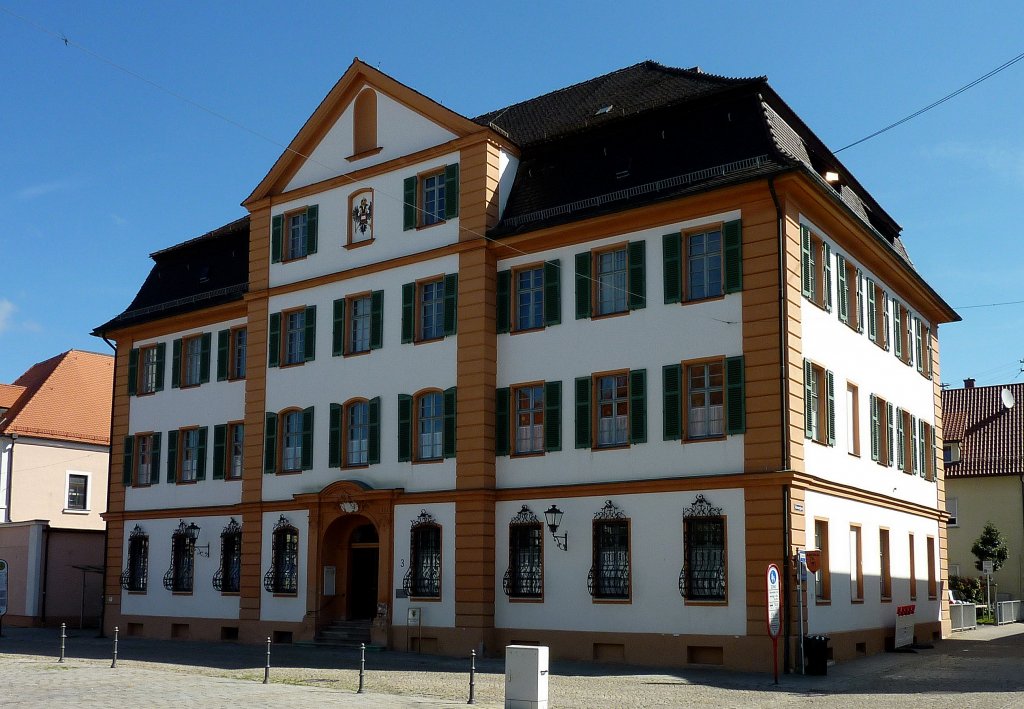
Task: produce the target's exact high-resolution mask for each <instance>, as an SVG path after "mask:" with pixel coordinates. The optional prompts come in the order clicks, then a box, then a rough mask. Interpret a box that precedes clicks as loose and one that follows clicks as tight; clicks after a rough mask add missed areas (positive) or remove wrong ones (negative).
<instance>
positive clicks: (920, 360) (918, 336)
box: [914, 318, 924, 372]
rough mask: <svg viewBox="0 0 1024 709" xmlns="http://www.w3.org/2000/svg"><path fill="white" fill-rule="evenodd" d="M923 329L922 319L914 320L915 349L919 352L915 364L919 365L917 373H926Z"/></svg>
mask: <svg viewBox="0 0 1024 709" xmlns="http://www.w3.org/2000/svg"><path fill="white" fill-rule="evenodd" d="M921 345H922V329H921V320H920V318H914V348H915V349H916V350H917V352H916V356H915V357H914V362H916V364H917V371H919V372H923V371H924V352H923V351H922V347H921Z"/></svg>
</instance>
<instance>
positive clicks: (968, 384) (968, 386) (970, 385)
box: [964, 379, 974, 389]
mask: <svg viewBox="0 0 1024 709" xmlns="http://www.w3.org/2000/svg"><path fill="white" fill-rule="evenodd" d="M973 388H974V380H973V379H964V389H973Z"/></svg>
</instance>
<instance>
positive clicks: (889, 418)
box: [885, 403, 896, 466]
mask: <svg viewBox="0 0 1024 709" xmlns="http://www.w3.org/2000/svg"><path fill="white" fill-rule="evenodd" d="M885 420H886V433H885V438H886V448H887V450H888V459H887V460H886V461H885V462H886V464H888V465H890V466H891V465H892V464H893V463H894V462H895V460H896V458H895V456H893V454H892V447H893V446H892V442H893V441H892V439H893V415H892V404H888V403H887V404H886V405H885Z"/></svg>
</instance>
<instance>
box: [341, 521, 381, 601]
mask: <svg viewBox="0 0 1024 709" xmlns="http://www.w3.org/2000/svg"><path fill="white" fill-rule="evenodd" d="M379 566H380V540H379V538H378V536H377V529H376V528H375V527H374V526H373V525H372V524H363V525H360V526H358V527H356V528H355V529H353V530H352V534H351V535H350V537H349V543H348V569H347V574H346V576H347V580H348V603H347V604H346V616H347V617H348V619H349V620H369V619H372V618H373V617H374V616H375V615H376V614H377V580H378V578H379V573H378V572H379Z"/></svg>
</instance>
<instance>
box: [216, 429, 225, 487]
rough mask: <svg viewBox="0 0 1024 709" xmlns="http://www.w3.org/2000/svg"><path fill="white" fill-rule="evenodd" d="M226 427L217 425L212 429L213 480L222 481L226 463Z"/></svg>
mask: <svg viewBox="0 0 1024 709" xmlns="http://www.w3.org/2000/svg"><path fill="white" fill-rule="evenodd" d="M227 444H228V427H227V426H226V425H225V424H223V423H219V424H217V425H216V426H214V427H213V479H214V480H223V479H224V469H225V467H226V465H225V464H226V463H227Z"/></svg>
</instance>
